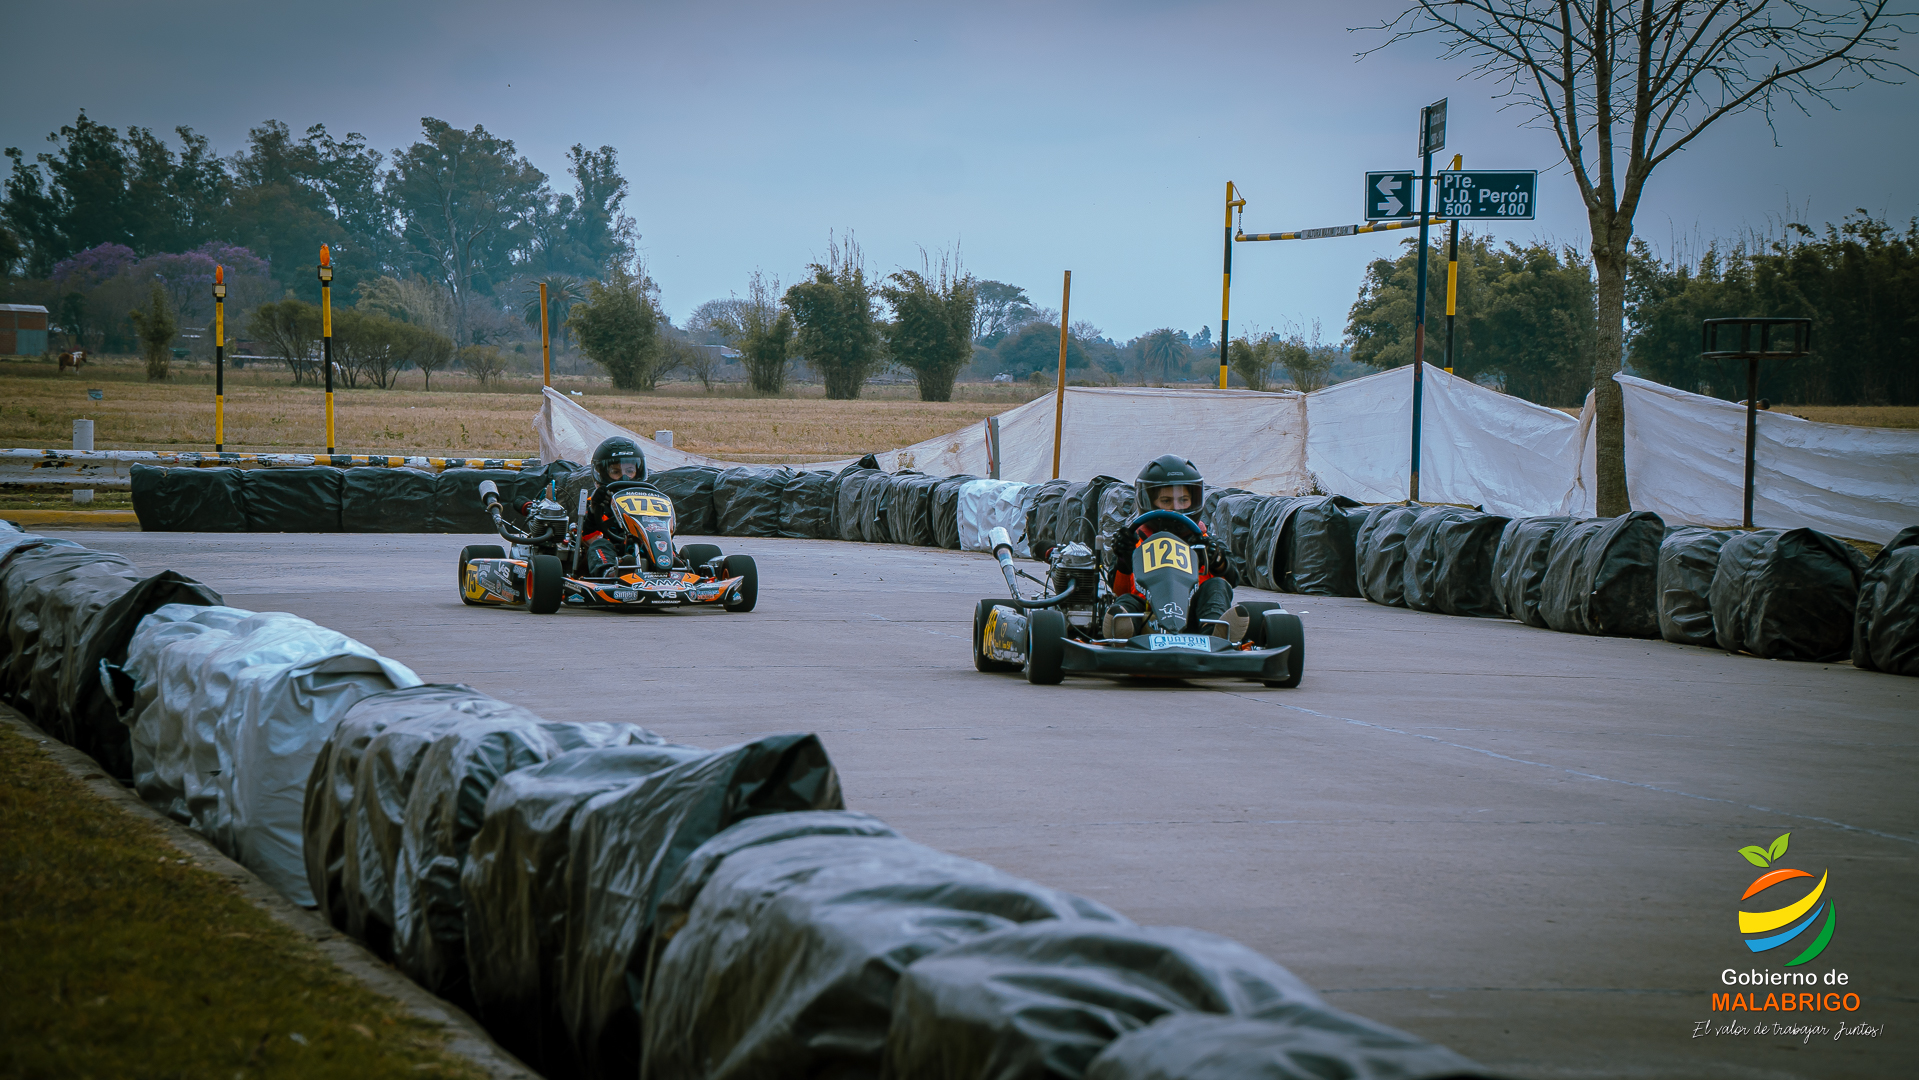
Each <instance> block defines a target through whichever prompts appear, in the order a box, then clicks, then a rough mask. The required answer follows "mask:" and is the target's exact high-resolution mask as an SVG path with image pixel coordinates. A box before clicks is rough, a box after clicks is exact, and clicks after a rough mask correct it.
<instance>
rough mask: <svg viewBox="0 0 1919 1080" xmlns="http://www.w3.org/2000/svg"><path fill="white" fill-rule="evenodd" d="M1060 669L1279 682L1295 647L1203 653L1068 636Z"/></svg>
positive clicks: (1286, 673)
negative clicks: (1096, 642)
mask: <svg viewBox="0 0 1919 1080" xmlns="http://www.w3.org/2000/svg"><path fill="white" fill-rule="evenodd" d="M1065 645H1066V651H1065V654H1064V655H1063V656H1061V657H1060V669H1061V670H1062V671H1064V672H1066V673H1067V674H1069V675H1141V676H1146V677H1148V678H1161V679H1260V680H1262V681H1272V682H1278V681H1281V680H1284V679H1286V678H1287V677H1288V676H1289V675H1291V671H1290V668H1291V666H1292V665H1291V660H1290V658H1289V657H1288V656H1287V653H1289V652H1290V651H1292V650H1291V648H1290V647H1289V646H1285V645H1282V646H1280V647H1279V648H1277V649H1245V650H1241V649H1229V650H1225V651H1223V652H1213V653H1202V652H1194V651H1191V650H1188V649H1157V650H1156V649H1140V648H1133V647H1130V646H1115V645H1088V644H1086V643H1085V642H1083V641H1074V640H1073V639H1071V638H1068V639H1067V640H1066V642H1065Z"/></svg>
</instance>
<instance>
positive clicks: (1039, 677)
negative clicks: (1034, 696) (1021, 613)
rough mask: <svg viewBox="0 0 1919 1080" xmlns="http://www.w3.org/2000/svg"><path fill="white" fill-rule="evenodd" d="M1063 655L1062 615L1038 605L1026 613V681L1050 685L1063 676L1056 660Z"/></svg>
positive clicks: (1064, 622) (1035, 684)
mask: <svg viewBox="0 0 1919 1080" xmlns="http://www.w3.org/2000/svg"><path fill="white" fill-rule="evenodd" d="M1065 656H1066V616H1064V615H1062V614H1060V613H1059V612H1057V611H1054V610H1053V609H1051V608H1041V609H1039V610H1038V611H1033V612H1029V613H1028V614H1027V616H1026V681H1027V682H1029V683H1032V684H1033V685H1034V686H1052V685H1054V684H1056V683H1058V682H1059V681H1060V680H1061V679H1064V678H1065V677H1066V673H1065V672H1064V671H1062V670H1060V661H1061V660H1062V659H1064V658H1065Z"/></svg>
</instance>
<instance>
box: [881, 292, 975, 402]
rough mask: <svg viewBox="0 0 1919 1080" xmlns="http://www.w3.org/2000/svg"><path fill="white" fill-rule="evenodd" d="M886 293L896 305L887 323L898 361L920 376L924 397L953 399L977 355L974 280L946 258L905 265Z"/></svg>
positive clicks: (889, 341) (891, 348)
mask: <svg viewBox="0 0 1919 1080" xmlns="http://www.w3.org/2000/svg"><path fill="white" fill-rule="evenodd" d="M880 295H881V296H882V297H884V298H885V299H886V302H887V303H888V304H890V305H892V308H893V321H892V322H890V323H888V324H887V325H886V327H885V337H886V345H887V348H888V350H889V351H891V353H892V355H893V360H894V362H895V363H898V364H900V365H901V366H903V367H905V368H907V369H908V370H910V371H912V372H913V374H914V376H915V377H917V378H918V380H919V387H920V400H921V401H951V400H953V379H954V377H955V376H957V375H958V374H959V370H960V369H961V368H963V367H965V366H966V364H967V361H969V360H971V359H972V358H973V314H974V309H975V308H976V307H977V304H978V297H977V296H976V295H975V293H974V291H973V280H972V278H970V277H968V276H967V274H966V272H965V271H964V270H961V269H960V268H959V267H957V266H955V265H954V263H953V260H952V259H951V258H942V259H941V260H940V263H939V266H938V267H937V268H935V267H934V266H932V265H931V264H930V263H928V264H926V265H924V266H922V267H921V269H919V270H900V271H897V272H895V273H893V274H892V275H890V276H889V277H888V278H887V283H886V284H885V285H882V286H881V287H880Z"/></svg>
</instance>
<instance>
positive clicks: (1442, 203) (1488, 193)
mask: <svg viewBox="0 0 1919 1080" xmlns="http://www.w3.org/2000/svg"><path fill="white" fill-rule="evenodd" d="M1372 175H1375V174H1370V173H1369V174H1368V176H1372ZM1538 189H1539V173H1538V172H1537V171H1533V170H1511V171H1505V172H1486V171H1483V170H1481V171H1467V172H1442V173H1440V174H1439V205H1438V206H1437V207H1436V208H1435V210H1436V212H1437V213H1438V215H1439V216H1440V217H1443V218H1451V219H1454V220H1467V219H1471V218H1508V219H1523V220H1531V219H1532V216H1533V205H1534V203H1535V202H1536V201H1537V195H1538Z"/></svg>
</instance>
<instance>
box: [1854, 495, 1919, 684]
mask: <svg viewBox="0 0 1919 1080" xmlns="http://www.w3.org/2000/svg"><path fill="white" fill-rule="evenodd" d="M1852 665H1853V666H1854V667H1860V668H1869V669H1871V670H1874V671H1885V672H1890V673H1891V674H1894V675H1919V525H1915V526H1912V527H1910V528H1906V529H1901V530H1899V535H1897V536H1895V537H1893V538H1892V542H1891V543H1889V544H1887V545H1886V546H1885V548H1884V549H1882V550H1881V551H1880V552H1879V554H1877V555H1875V556H1873V559H1872V563H1871V564H1870V565H1868V566H1867V567H1866V574H1865V577H1864V578H1863V579H1862V580H1861V581H1860V582H1859V605H1858V607H1856V608H1855V609H1854V611H1853V635H1852Z"/></svg>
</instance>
